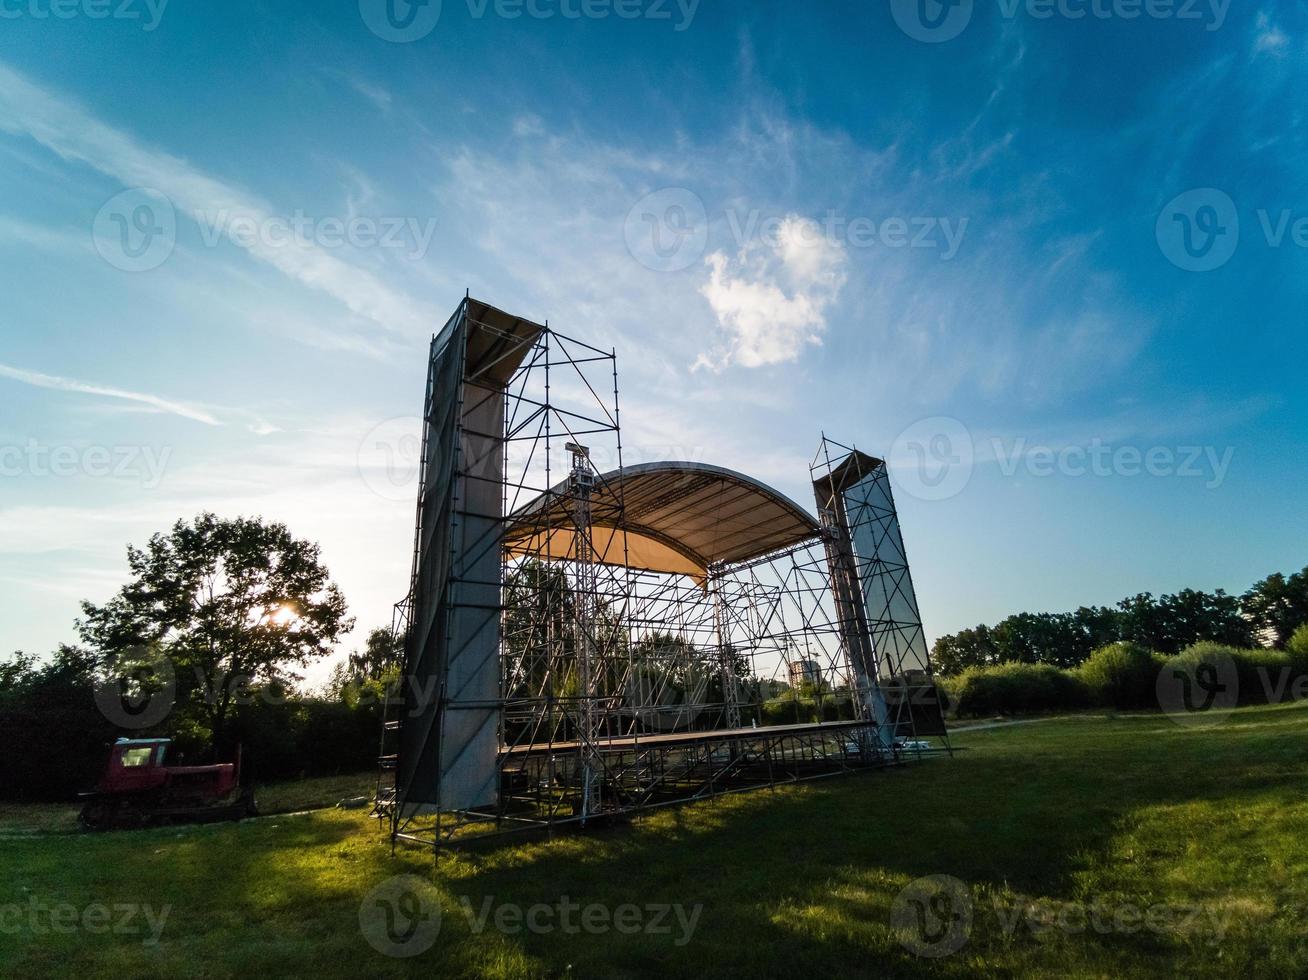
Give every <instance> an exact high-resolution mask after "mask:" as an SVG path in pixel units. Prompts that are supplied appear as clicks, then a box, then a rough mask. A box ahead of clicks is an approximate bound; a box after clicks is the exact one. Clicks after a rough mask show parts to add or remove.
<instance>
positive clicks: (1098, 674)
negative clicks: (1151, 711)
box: [1071, 642, 1162, 709]
mask: <svg viewBox="0 0 1308 980" xmlns="http://www.w3.org/2000/svg"><path fill="white" fill-rule="evenodd" d="M1161 666H1162V661H1161V660H1160V659H1159V658H1157V657H1155V655H1154V654H1153V653H1152V652H1151V651H1149V650H1147V649H1145V648H1144V647H1142V646H1140V645H1139V644H1138V643H1127V642H1123V643H1110V644H1108V646H1105V647H1100V648H1099V649H1098V650H1096V651H1095V652H1094V653H1092V654H1090V659H1088V660H1087V661H1086V662H1085V663H1083V664H1081V666H1079V667H1077V668H1075V669H1074V670H1072V671H1071V673H1072V674H1074V675H1075V676H1076V677H1077V678H1078V679H1079V680H1080V681H1081V683H1082V684H1084V685H1085V688H1086V690H1087V691H1088V692H1089V696H1090V701H1091V703H1092V704H1097V705H1101V706H1103V707H1106V708H1118V709H1127V708H1148V707H1153V706H1155V705H1157V703H1158V698H1157V694H1156V693H1155V691H1156V690H1157V685H1158V670H1159V668H1160V667H1161Z"/></svg>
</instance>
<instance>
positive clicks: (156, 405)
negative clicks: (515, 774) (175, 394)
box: [0, 364, 222, 425]
mask: <svg viewBox="0 0 1308 980" xmlns="http://www.w3.org/2000/svg"><path fill="white" fill-rule="evenodd" d="M0 377H4V378H12V379H13V380H14V381H21V382H22V383H23V384H28V385H32V386H33V387H36V388H52V389H54V390H56V391H74V392H78V393H80V394H83V395H100V396H102V397H104V398H121V399H123V400H125V401H130V402H139V403H140V404H143V405H148V406H150V407H151V408H153V409H155V410H157V411H160V412H167V413H168V414H170V415H180V416H181V417H182V418H185V419H193V420H194V421H196V422H203V423H204V424H205V425H222V423H221V422H219V421H218V419H216V418H214V417H213V415H211V414H210V413H209V412H207V411H205V410H203V409H201V408H197V407H196V406H194V405H187V404H185V403H184V402H175V401H170V400H168V399H166V398H160V397H158V396H157V395H147V394H143V393H141V392H139V391H126V390H124V389H122V388H111V387H108V386H106V385H99V384H91V383H88V382H85V381H74V380H73V379H72V378H61V377H58V376H57V375H53V374H42V373H41V372H40V371H28V370H25V369H24V368H16V367H10V366H9V365H7V364H0Z"/></svg>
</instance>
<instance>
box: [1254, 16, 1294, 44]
mask: <svg viewBox="0 0 1308 980" xmlns="http://www.w3.org/2000/svg"><path fill="white" fill-rule="evenodd" d="M1289 44H1290V38H1289V35H1287V34H1286V33H1285V32H1284V31H1283V30H1281V29H1280V28H1279V27H1277V26H1276V25H1275V24H1273V23H1272V19H1271V18H1270V17H1268V16H1267V14H1265V13H1260V14H1259V15H1258V27H1257V33H1256V34H1255V36H1254V50H1255V51H1262V52H1267V53H1269V54H1281V53H1282V52H1283V51H1284V50H1285V49H1286V48H1287V47H1288V46H1289Z"/></svg>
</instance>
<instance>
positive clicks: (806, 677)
mask: <svg viewBox="0 0 1308 980" xmlns="http://www.w3.org/2000/svg"><path fill="white" fill-rule="evenodd" d="M789 666H790V686H791V687H800V686H801V685H803V684H809V685H811V686H813V687H817V686H818V685H819V684H820V683H821V682H822V668H821V667H819V666H818V662H817V661H816V660H792V661H791V662H790V665H789Z"/></svg>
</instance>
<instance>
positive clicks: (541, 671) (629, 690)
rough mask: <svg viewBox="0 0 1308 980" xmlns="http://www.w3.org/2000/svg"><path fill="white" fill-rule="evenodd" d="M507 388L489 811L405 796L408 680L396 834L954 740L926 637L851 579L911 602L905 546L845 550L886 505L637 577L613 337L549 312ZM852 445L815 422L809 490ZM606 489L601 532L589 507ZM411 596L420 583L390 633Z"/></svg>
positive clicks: (616, 807)
mask: <svg viewBox="0 0 1308 980" xmlns="http://www.w3.org/2000/svg"><path fill="white" fill-rule="evenodd" d="M429 384H430V383H429ZM430 394H431V392H430V390H429V399H428V400H429V403H430ZM503 397H504V399H505V411H504V414H503V419H504V422H503V426H504V428H503V439H504V446H505V447H506V451H505V453H504V457H503V472H502V474H501V475H500V476H499V480H500V483H501V487H500V490H501V494H502V498H503V511H502V513H503V514H505V515H508V516H507V517H506V518H505V519H504V529H503V530H504V532H505V540H506V541H507V540H510V539H512V540H513V541H514V542H517V543H516V544H515V545H514V546H504V547H502V551H503V559H502V562H501V590H500V594H501V596H502V603H501V605H500V607H499V610H498V612H499V616H500V640H499V664H500V698H499V700H498V702H497V703H496V704H495V706H494V707H495V709H496V710H497V711H498V717H499V722H498V732H499V739H498V741H499V747H498V752H497V756H496V762H495V766H496V769H497V773H498V787H499V791H498V794H497V798H496V801H495V803H494V804H493V805H490V806H483V807H473V808H466V809H459V808H451V809H445V808H434V809H433V808H427V809H426V810H425V811H417V812H415V811H414V810H412V809H409V810H406V808H405V807H404V806H402V805H400V804H401V803H402V793H401V794H400V796H399V797H397V795H396V792H395V789H394V786H393V782H392V778H391V777H392V774H393V773H394V772H395V769H396V765H395V763H396V754H395V752H394V751H393V749H392V748H391V746H390V743H389V741H388V739H389V738H390V737H391V735H392V734H393V733H394V732H396V731H398V730H399V729H400V728H401V727H402V725H403V724H404V717H403V714H404V711H405V710H406V706H409V705H411V704H412V702H413V697H412V694H411V692H404V691H400V692H398V694H399V696H398V697H395V698H392V699H388V709H387V718H386V721H385V725H384V731H383V749H382V770H383V772H382V777H381V780H380V782H379V792H378V808H377V811H376V812H377V814H378V815H379V816H380V817H381V818H382V819H383V821H384V822H386V823H387V824H388V825H389V832H390V835H391V838H392V841H399V842H409V843H421V844H425V845H427V846H436V847H441V846H445V845H451V844H459V843H463V842H466V841H468V840H470V839H473V838H481V837H483V836H485V835H488V834H495V833H507V832H517V831H523V830H533V829H534V830H538V831H540V830H543V831H551V830H553V829H555V828H560V827H564V826H568V825H585V824H587V823H588V822H592V821H595V820H597V819H602V818H611V817H615V816H620V815H629V814H633V813H638V812H640V811H643V810H647V809H650V808H654V807H661V806H666V805H670V804H675V803H682V802H686V801H690V800H697V799H703V798H705V797H710V796H714V795H718V794H722V793H730V792H738V791H743V790H749V789H755V788H759V787H763V786H775V785H777V784H779V783H782V782H789V781H796V780H804V779H813V778H819V777H824V776H832V775H839V774H843V773H850V772H855V771H861V770H867V769H874V768H879V767H884V766H887V765H894V764H900V763H903V762H906V761H908V760H910V759H916V758H921V757H923V756H924V755H929V754H932V753H935V752H944V751H948V750H949V743H948V736H947V734H946V733H945V731H944V727H943V723H942V722H941V721H940V720H939V716H940V711H939V702H938V700H937V699H936V695H935V690H934V687H933V686H932V682H931V679H930V676H929V664H926V663H923V664H921V665H919V664H918V662H917V661H916V660H914V661H913V663H911V664H910V663H908V658H910V656H911V657H917V656H918V653H919V651H920V650H923V649H924V640H923V641H921V643H918V642H917V640H915V639H913V638H912V637H909V638H908V639H905V634H906V631H907V632H911V629H912V626H913V624H912V623H901V622H896V621H893V619H887V618H885V617H883V618H881V619H870V618H869V617H868V616H867V615H866V613H865V612H863V611H862V610H864V605H865V604H864V602H862V601H861V597H860V596H859V595H858V592H859V589H860V588H861V587H862V586H861V583H862V582H865V581H867V580H868V578H869V576H871V577H876V576H885V575H890V576H891V577H892V578H895V588H899V589H901V590H905V591H906V593H907V594H908V595H909V596H910V597H911V590H912V585H911V581H909V580H908V576H907V562H906V560H905V561H904V562H903V563H902V573H901V570H900V569H899V568H898V567H896V568H894V569H890V568H888V567H886V561H885V558H884V555H883V556H880V557H877V558H868V557H867V556H863V555H858V554H854V555H853V556H852V559H851V560H848V561H846V562H845V563H844V564H843V565H842V564H841V561H840V560H839V553H843V551H846V550H849V551H856V545H855V542H854V540H853V539H854V538H858V539H859V540H863V539H866V538H867V534H866V533H864V532H866V527H865V525H870V524H875V523H876V522H877V521H878V520H881V519H882V518H883V517H884V515H882V514H878V513H875V512H874V509H872V508H862V509H861V510H862V512H860V513H856V514H855V513H846V514H844V516H843V518H842V519H840V520H838V519H837V518H838V517H839V516H840V515H839V514H838V513H837V512H838V511H839V510H840V502H839V501H837V500H835V499H830V500H827V501H825V502H824V501H823V500H822V499H821V497H822V495H821V493H820V492H819V507H818V509H819V511H820V518H821V530H820V531H817V532H815V533H814V534H813V536H812V537H811V538H809V539H808V540H805V541H802V542H800V543H799V544H797V545H794V546H791V547H788V548H784V549H782V550H780V551H778V552H774V553H771V554H766V555H762V556H757V557H754V558H751V559H750V560H748V561H742V562H737V563H735V564H725V565H715V566H712V567H710V568H708V569H707V575H706V577H704V578H703V579H702V580H701V579H698V578H696V577H692V576H688V575H670V574H663V573H656V572H650V571H644V570H641V569H640V568H636V567H633V565H632V564H631V563H630V562H629V561H628V560H627V558H628V547H627V533H628V532H627V527H626V524H625V518H624V516H623V515H624V513H625V504H624V502H623V496H622V494H623V488H622V483H621V481H616V482H614V483H612V485H610V484H609V483H608V482H607V479H606V476H605V474H606V472H608V473H610V474H612V473H618V472H621V470H622V435H621V427H620V421H619V420H620V414H619V405H618V384H617V358H616V353H615V352H614V351H607V352H606V351H602V350H600V349H598V348H596V347H593V346H591V345H589V344H586V343H583V342H581V341H578V340H575V339H573V338H569V337H565V336H563V335H562V334H560V333H558V332H556V331H554V330H552V329H549V328H548V327H546V328H545V329H544V330H543V332H541V334H540V336H539V337H538V338H537V339H536V340H535V342H534V344H533V346H532V347H531V350H530V351H529V352H528V353H527V355H526V356H525V358H524V359H523V360H522V363H521V365H520V367H519V368H518V369H517V370H516V371H515V372H514V374H513V376H512V378H511V380H510V381H509V383H508V384H507V385H506V386H505V389H504V392H503ZM855 453H857V451H856V450H853V449H850V448H846V447H843V446H839V445H838V444H836V443H834V442H832V441H830V440H827V439H826V438H825V437H824V439H823V441H822V446H821V448H820V450H819V454H818V458H817V459H816V460H815V461H814V463H813V465H812V467H811V470H812V475H813V478H814V482H815V486H818V485H819V484H820V482H821V481H822V480H823V479H824V478H827V485H828V486H830V487H833V488H834V487H835V480H834V479H831V478H830V477H831V475H832V474H835V473H837V472H841V467H842V466H845V467H848V466H849V465H850V463H849V461H850V460H851V459H853V458H855V457H854V456H853V455H852V454H855ZM860 455H861V454H860ZM461 465H464V464H461ZM466 465H468V466H472V465H474V464H472V463H467V464H466ZM882 466H884V464H882ZM483 478H485V477H484V475H483ZM675 492H676V488H675V487H671V488H669V493H670V495H671V496H670V499H671V498H672V497H675ZM601 495H602V497H603V499H605V500H607V501H609V502H610V503H609V505H608V507H609V512H610V513H609V516H608V518H607V519H608V520H609V523H610V525H611V526H606V527H605V528H603V529H601V528H599V527H598V526H596V525H593V524H592V514H591V502H592V499H593V498H594V499H599V498H600V497H601ZM420 499H421V498H420ZM541 501H543V502H544V506H540V505H539V504H540V502H541ZM613 501H616V517H614V515H613V513H612V512H613V511H614V507H613V503H612V502H613ZM533 502H535V503H534V504H533ZM553 504H559V505H561V506H552V505H553ZM528 505H532V506H528ZM560 515H566V516H564V517H562V518H561V517H560ZM892 517H893V505H892ZM851 522H852V523H851ZM851 527H852V536H851ZM419 530H420V533H421V528H420V529H419ZM894 533H895V534H896V535H897V534H898V529H897V524H896V525H895V528H894ZM601 534H602V535H604V536H605V540H604V541H597V540H596V537H597V536H598V535H601ZM614 535H616V536H617V538H616V539H615V538H614V537H613V536H614ZM615 540H616V542H617V547H619V548H620V550H619V551H618V552H617V553H620V554H621V555H622V556H623V560H622V561H614V560H613V557H612V556H613V555H614V554H615ZM523 542H525V544H523ZM901 551H902V547H901ZM598 554H606V555H608V556H609V560H608V561H599V560H596V557H595V556H596V555H598ZM869 561H871V565H869V564H868V562H869ZM414 564H415V568H414V581H415V583H416V582H417V581H418V567H417V566H418V558H417V556H415V563H414ZM842 569H843V575H844V577H843V578H842ZM878 580H879V579H878ZM856 600H858V601H856ZM911 606H912V610H913V611H914V612H916V599H915V597H913V598H912V599H911ZM412 612H413V592H412V591H411V592H410V594H409V596H407V597H406V598H405V600H404V601H402V602H400V603H398V604H397V606H396V615H395V622H394V627H393V628H394V629H395V631H396V634H397V636H404V635H405V634H406V633H407V632H408V630H409V629H410V620H411V617H412ZM916 629H917V630H918V632H919V634H920V631H921V625H920V622H919V623H917V624H916ZM919 666H925V668H926V673H923V672H922V671H920V670H919V669H918V668H919ZM407 671H408V665H407V664H406V674H407ZM796 679H799V680H798V681H796ZM441 696H442V697H447V696H448V694H447V693H442V695H441ZM455 707H457V705H455ZM926 736H931V737H934V738H936V741H935V742H932V743H931V744H930V746H927V745H926V744H925V743H924V741H923V738H924V737H926Z"/></svg>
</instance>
